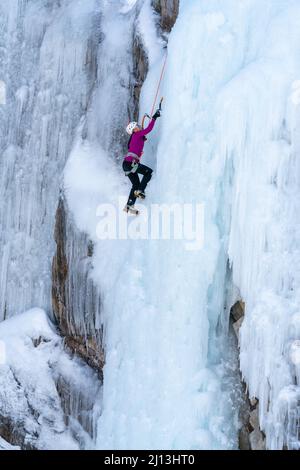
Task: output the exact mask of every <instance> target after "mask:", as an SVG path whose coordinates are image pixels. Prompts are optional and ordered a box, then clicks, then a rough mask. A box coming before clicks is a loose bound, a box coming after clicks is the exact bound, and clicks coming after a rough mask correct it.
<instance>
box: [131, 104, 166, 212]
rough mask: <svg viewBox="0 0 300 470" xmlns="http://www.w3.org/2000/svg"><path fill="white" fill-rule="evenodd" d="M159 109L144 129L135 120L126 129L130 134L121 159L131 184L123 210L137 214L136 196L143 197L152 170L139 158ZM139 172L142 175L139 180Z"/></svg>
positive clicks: (158, 114) (158, 115) (157, 116)
mask: <svg viewBox="0 0 300 470" xmlns="http://www.w3.org/2000/svg"><path fill="white" fill-rule="evenodd" d="M160 111H161V110H160V109H158V110H157V111H156V113H155V114H154V115H153V116H152V119H151V121H150V124H149V125H148V127H146V129H142V128H141V127H140V126H139V125H138V123H137V122H131V123H130V124H128V126H127V128H126V131H127V133H128V134H129V135H130V139H129V142H128V152H127V155H126V156H125V158H124V161H123V170H124V172H125V175H126V176H128V178H129V179H130V182H131V184H132V188H131V191H130V194H129V198H128V202H127V204H126V206H125V208H124V211H125V212H128V213H130V214H134V215H137V214H138V210H137V209H136V208H135V207H134V204H135V201H136V199H137V198H140V199H145V197H146V196H145V189H146V187H147V184H148V183H149V181H150V180H151V177H152V172H153V170H152V169H151V168H149V167H148V166H146V165H142V164H141V163H140V160H141V158H142V155H143V149H144V145H145V141H146V140H147V138H146V135H147V134H149V133H150V132H151V131H152V130H153V128H154V125H155V121H156V119H157V118H159V117H160ZM139 174H140V175H142V176H143V178H142V179H141V180H140V178H139Z"/></svg>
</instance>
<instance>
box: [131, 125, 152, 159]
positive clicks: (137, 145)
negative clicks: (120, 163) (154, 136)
mask: <svg viewBox="0 0 300 470" xmlns="http://www.w3.org/2000/svg"><path fill="white" fill-rule="evenodd" d="M154 124H155V119H151V121H150V124H149V126H148V127H146V129H143V130H141V131H138V132H134V133H133V134H132V136H131V139H130V142H129V147H128V152H132V153H135V154H136V155H137V156H138V157H139V160H140V159H141V157H142V154H143V149H144V145H145V139H144V137H145V135H147V134H149V133H150V132H151V131H152V129H153V127H154ZM125 160H126V161H127V162H132V161H133V160H136V158H134V157H132V156H126V157H125Z"/></svg>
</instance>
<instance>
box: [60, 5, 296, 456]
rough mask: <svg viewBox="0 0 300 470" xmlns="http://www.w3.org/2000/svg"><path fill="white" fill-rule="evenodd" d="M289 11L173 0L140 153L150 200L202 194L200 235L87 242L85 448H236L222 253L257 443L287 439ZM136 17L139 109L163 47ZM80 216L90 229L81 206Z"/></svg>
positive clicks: (291, 354)
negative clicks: (92, 406) (98, 403)
mask: <svg viewBox="0 0 300 470" xmlns="http://www.w3.org/2000/svg"><path fill="white" fill-rule="evenodd" d="M147 9H148V10H147ZM145 12H147V14H146V13H145ZM299 15H300V11H299V5H298V2H296V1H293V0H290V1H288V0H286V1H278V2H271V1H268V0H267V1H265V2H263V3H262V2H260V1H257V0H249V1H247V2H238V3H237V2H233V1H232V0H225V1H224V2H222V3H220V2H218V1H210V2H197V1H193V0H182V1H181V4H180V14H179V18H178V21H177V23H176V25H175V27H174V29H173V31H172V33H171V35H170V38H169V46H168V68H167V72H166V77H165V81H164V88H163V90H162V91H161V93H162V94H163V95H164V96H165V103H164V112H163V118H162V120H161V122H160V124H159V126H158V129H156V130H155V131H154V133H153V134H152V135H151V139H150V142H149V144H148V146H147V150H146V152H145V156H144V162H145V163H146V164H150V165H151V166H156V177H155V179H154V180H153V182H152V183H151V185H150V187H149V191H148V198H149V200H150V201H152V202H157V201H158V202H159V203H176V202H179V203H185V202H191V201H192V202H194V203H197V202H201V203H204V204H205V227H204V231H205V246H204V249H203V250H202V251H200V252H199V253H197V254H196V255H195V253H188V252H187V251H185V249H184V245H183V244H181V243H180V242H179V243H178V242H177V243H175V241H169V242H168V243H167V244H165V243H163V242H162V241H153V240H152V241H151V242H149V241H139V242H137V241H135V242H132V241H129V240H127V241H105V242H100V241H99V242H98V243H97V245H96V247H95V255H94V274H93V278H94V279H95V280H96V281H97V280H98V282H99V285H101V288H102V291H103V311H104V328H105V340H106V365H105V368H104V388H103V413H102V415H101V417H100V420H99V428H98V429H99V436H98V442H97V445H98V447H99V448H106V449H108V448H114V449H119V448H126V449H133V448H148V449H153V448H160V449H170V448H171V449H178V448H185V449H194V448H200V449H231V448H236V447H237V420H236V411H237V410H236V409H235V410H234V409H233V408H234V407H233V406H232V405H230V403H231V402H230V400H231V398H230V394H229V393H228V390H224V387H223V384H224V382H226V366H225V365H224V362H223V361H222V354H223V351H224V348H225V350H226V348H228V347H229V346H228V342H227V340H226V337H227V332H228V326H227V325H228V316H227V315H228V313H226V312H225V314H224V305H225V304H226V292H227V289H228V288H230V285H228V284H227V283H228V282H229V281H228V279H229V277H228V265H227V262H228V259H229V261H230V270H231V276H232V279H233V283H234V286H233V287H234V290H235V291H237V292H238V295H237V296H236V297H237V298H238V297H239V296H240V297H241V298H243V300H244V301H245V303H246V319H245V321H244V324H243V326H242V329H241V337H240V348H241V349H240V361H241V370H242V373H243V376H244V379H245V381H246V383H247V385H248V389H249V393H250V396H251V397H254V396H256V397H257V398H258V399H259V401H260V407H259V413H260V424H261V427H262V429H263V430H264V432H265V433H266V438H267V447H268V448H270V449H277V448H278V449H280V448H282V447H283V446H287V447H288V448H297V447H298V444H297V436H296V431H295V430H296V419H297V416H298V415H299V411H298V408H297V406H298V405H297V396H298V392H297V390H298V386H297V382H296V381H295V377H297V374H298V373H299V372H298V369H297V367H298V363H297V362H298V343H295V341H297V340H298V330H297V327H296V325H297V323H298V305H299V302H298V300H299V290H297V289H298V285H299V282H297V281H298V280H299V276H298V274H299V273H298V268H297V265H296V264H295V262H293V260H295V259H297V257H298V255H299V244H297V239H299V225H298V224H297V220H298V218H297V213H299V211H298V209H299V207H298V201H299V197H298V196H299V171H298V166H299V162H298V160H296V151H298V150H299V138H298V137H297V134H296V127H297V123H299V107H298V106H297V104H298V88H297V87H298V85H297V83H298V82H299V76H298V70H299V55H298V54H297V44H299V39H300V38H299V34H300V33H299V28H298V26H297V25H298V24H299ZM150 19H151V14H150V13H149V2H144V5H143V8H142V9H141V14H140V16H139V20H138V25H139V31H140V32H142V33H143V41H144V44H145V49H146V51H147V52H148V54H149V65H150V70H149V74H148V77H147V80H146V82H145V84H144V87H143V90H142V95H141V112H142V113H143V111H144V110H148V109H149V107H150V105H151V99H152V97H153V95H154V92H155V89H156V85H157V79H158V76H159V72H160V70H161V66H162V63H163V58H164V50H163V44H162V43H160V42H159V40H155V38H154V36H153V31H154V30H153V26H151V21H152V25H153V24H154V22H155V15H152V20H151V21H150ZM159 48H160V50H161V52H160V53H159ZM75 173H76V172H75ZM75 173H74V174H75ZM107 176H108V174H107ZM108 178H110V176H108ZM74 179H76V175H75V178H74ZM104 187H105V186H104ZM115 187H116V186H115ZM92 192H93V191H92ZM78 194H79V192H78ZM76 197H77V196H76V194H74V193H73V195H72V196H71V197H70V199H69V203H70V205H72V204H73V202H74V200H76ZM89 199H90V200H92V199H93V196H91V195H90V197H89ZM98 199H100V198H98ZM106 200H110V201H111V199H110V198H109V196H108V195H106ZM75 212H76V211H75ZM77 217H81V216H80V215H78V214H77ZM89 224H90V225H89ZM88 225H89V227H90V228H89V230H91V231H90V235H94V227H95V214H94V216H93V222H88V221H86V223H85V226H86V227H87V226H88ZM104 252H105V256H104V255H103V253H104ZM104 273H105V276H104V275H103V274H104ZM116 289H117V294H116ZM233 300H234V299H233ZM295 363H296V364H295ZM227 366H228V364H227ZM296 369H297V370H296ZM228 405H229V406H228Z"/></svg>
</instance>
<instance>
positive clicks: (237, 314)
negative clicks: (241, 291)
mask: <svg viewBox="0 0 300 470" xmlns="http://www.w3.org/2000/svg"><path fill="white" fill-rule="evenodd" d="M230 315H231V316H232V318H233V319H234V321H239V320H240V319H241V318H243V317H244V315H245V304H244V302H242V301H241V300H239V301H238V302H236V303H235V304H234V305H233V307H232V308H231V311H230Z"/></svg>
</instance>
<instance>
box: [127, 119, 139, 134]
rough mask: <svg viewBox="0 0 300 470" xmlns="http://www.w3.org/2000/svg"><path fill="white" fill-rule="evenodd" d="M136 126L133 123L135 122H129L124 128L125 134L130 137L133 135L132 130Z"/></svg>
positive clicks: (135, 123)
mask: <svg viewBox="0 0 300 470" xmlns="http://www.w3.org/2000/svg"><path fill="white" fill-rule="evenodd" d="M137 125H138V123H137V122H135V121H133V122H130V123H129V124H128V126H127V127H126V132H127V134H129V135H132V133H133V131H134V129H135V128H136V126H137Z"/></svg>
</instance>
